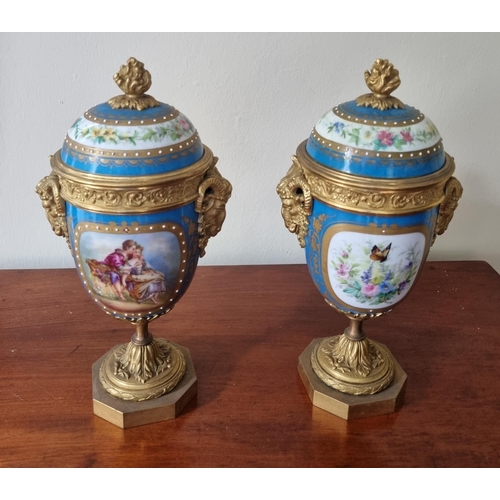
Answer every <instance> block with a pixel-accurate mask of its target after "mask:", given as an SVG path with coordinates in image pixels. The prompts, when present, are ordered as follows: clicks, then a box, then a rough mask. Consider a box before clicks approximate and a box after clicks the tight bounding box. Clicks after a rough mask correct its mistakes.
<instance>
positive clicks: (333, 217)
mask: <svg viewBox="0 0 500 500" xmlns="http://www.w3.org/2000/svg"><path fill="white" fill-rule="evenodd" d="M365 81H366V84H367V86H368V87H369V89H370V90H371V93H369V94H365V95H362V96H360V97H358V98H357V99H355V100H353V101H348V102H344V103H342V104H339V105H337V106H335V107H333V108H332V109H330V110H329V111H327V112H326V113H325V114H324V115H323V116H322V117H321V118H320V120H319V121H318V122H317V123H316V125H315V126H314V128H313V130H312V132H311V134H310V136H309V138H308V139H307V140H306V141H304V142H303V143H302V144H300V145H299V146H298V148H297V152H296V154H295V155H294V156H293V157H292V167H291V168H290V170H289V171H288V173H287V175H286V176H285V177H284V178H283V179H282V181H281V182H280V184H279V185H278V188H277V190H278V194H279V196H280V197H281V200H282V215H283V218H284V221H285V225H286V227H287V228H288V229H289V230H290V231H291V232H293V233H295V234H296V235H297V237H298V240H299V243H300V245H301V246H302V247H304V248H305V252H306V260H307V265H308V268H309V272H310V275H311V278H312V279H313V281H314V283H315V285H316V287H317V288H318V290H319V291H320V293H321V294H322V295H323V297H324V299H325V300H326V301H327V303H328V304H329V305H331V306H332V307H333V308H334V309H336V310H337V311H339V312H341V313H343V314H344V315H346V316H347V317H348V318H349V320H350V324H349V326H348V327H347V329H346V330H345V331H344V333H343V334H341V335H337V336H335V337H330V338H325V339H316V340H315V341H314V342H312V343H311V345H310V346H309V347H308V349H306V351H304V353H303V354H302V356H301V357H300V358H299V360H300V362H299V372H300V374H301V377H302V380H303V381H304V383H305V385H306V387H307V389H308V393H309V395H310V396H311V399H312V400H313V403H314V404H315V405H317V406H321V407H322V408H324V409H326V410H328V411H330V412H332V413H335V414H337V415H339V416H341V417H343V418H346V419H351V418H357V417H360V416H366V415H374V414H380V413H388V412H390V411H394V410H395V409H396V408H397V407H398V406H399V405H400V404H401V403H402V398H403V394H404V385H405V381H406V375H405V374H404V372H403V371H402V369H401V367H400V366H399V364H398V363H397V362H396V360H395V359H394V358H393V356H392V355H391V353H390V352H389V350H388V349H387V348H386V347H385V346H383V345H382V344H380V343H378V342H375V341H371V340H369V339H367V338H366V337H365V334H364V331H363V328H362V325H363V322H364V321H365V320H366V319H368V318H373V317H377V316H380V315H382V314H385V313H387V312H389V311H390V310H391V309H392V308H394V307H395V306H396V305H397V304H398V303H399V302H401V301H402V300H403V299H404V298H406V297H407V295H408V293H409V292H410V291H411V289H412V288H413V287H414V286H415V283H416V281H417V279H418V276H419V274H420V272H421V270H422V267H423V264H424V262H425V260H426V257H427V255H428V252H429V249H430V247H431V245H432V244H433V242H434V240H435V238H436V236H437V235H439V234H442V233H443V232H444V231H445V230H446V228H447V226H448V224H449V222H450V220H451V218H452V216H453V212H454V210H455V208H456V206H457V202H458V200H459V198H460V196H461V194H462V187H461V185H460V183H459V182H458V180H457V179H455V178H454V177H453V172H454V170H455V164H454V160H453V158H452V157H451V156H449V155H448V154H447V153H446V152H445V150H444V147H443V143H442V139H441V136H440V134H439V132H438V130H437V129H436V127H435V126H434V124H433V123H432V122H431V120H430V119H429V118H428V117H427V116H425V115H424V114H423V113H421V112H420V111H419V110H418V109H416V108H413V107H411V106H408V105H405V104H403V103H402V102H401V101H400V100H399V99H397V98H395V97H393V96H392V95H391V93H392V92H393V91H394V90H395V89H396V88H397V87H398V86H399V84H400V79H399V72H398V71H397V70H396V69H395V68H394V67H393V65H392V64H391V63H389V61H387V60H384V59H378V60H377V61H376V62H375V63H374V65H373V67H372V69H371V72H369V71H366V72H365Z"/></svg>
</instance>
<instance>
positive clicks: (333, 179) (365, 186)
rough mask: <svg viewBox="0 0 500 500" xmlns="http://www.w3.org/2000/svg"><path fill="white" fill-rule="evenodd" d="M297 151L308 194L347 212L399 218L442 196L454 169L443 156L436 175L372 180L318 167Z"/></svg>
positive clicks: (427, 206) (300, 149)
mask: <svg viewBox="0 0 500 500" xmlns="http://www.w3.org/2000/svg"><path fill="white" fill-rule="evenodd" d="M305 145H306V142H305V141H304V142H303V143H302V144H300V146H299V147H298V149H297V159H298V161H299V163H300V166H301V168H302V171H303V172H304V176H305V178H306V180H307V183H308V185H309V187H310V189H311V194H312V196H313V197H314V198H315V199H318V200H320V201H322V202H324V203H326V204H327V205H330V206H332V207H336V208H340V209H343V210H349V211H351V212H366V211H368V212H370V213H372V214H381V215H393V214H397V215H401V214H409V213H414V212H420V211H424V210H428V209H430V208H433V207H435V206H437V205H439V204H440V203H441V202H442V201H443V199H444V197H445V185H446V183H447V182H448V180H449V179H450V177H451V176H452V174H453V172H454V170H455V162H454V160H453V158H452V157H451V156H449V155H448V154H446V162H445V165H444V166H443V168H441V169H440V170H438V171H437V172H435V173H433V174H430V175H426V176H422V177H411V178H407V179H390V180H389V179H374V178H370V177H361V176H355V175H351V174H346V173H344V172H339V171H336V170H333V169H330V168H327V167H323V166H322V165H319V164H318V163H316V162H315V161H314V160H312V159H311V158H310V157H309V156H308V154H307V152H306V149H305Z"/></svg>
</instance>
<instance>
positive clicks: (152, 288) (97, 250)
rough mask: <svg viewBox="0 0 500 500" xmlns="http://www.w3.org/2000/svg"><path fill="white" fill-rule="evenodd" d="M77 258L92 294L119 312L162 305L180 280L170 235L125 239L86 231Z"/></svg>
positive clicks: (176, 245) (177, 256)
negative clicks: (79, 260)
mask: <svg viewBox="0 0 500 500" xmlns="http://www.w3.org/2000/svg"><path fill="white" fill-rule="evenodd" d="M80 256H81V262H82V263H84V265H83V267H84V270H85V275H86V279H87V282H88V283H89V285H90V287H91V288H92V290H93V291H94V293H95V294H96V295H97V296H99V298H100V300H101V301H102V302H103V303H104V304H105V305H108V306H109V307H111V308H113V309H116V310H120V311H131V312H141V311H144V310H151V309H152V308H154V307H156V306H160V305H163V304H164V303H165V302H166V301H167V299H168V298H169V297H170V296H171V295H172V292H173V291H174V290H175V287H176V285H177V282H178V280H179V270H180V246H179V242H178V240H177V237H176V236H175V235H174V234H173V233H170V232H161V233H148V234H143V235H137V236H136V237H135V238H134V239H126V238H124V236H123V235H113V234H103V233H94V232H92V231H88V232H85V233H83V234H82V235H81V238H80Z"/></svg>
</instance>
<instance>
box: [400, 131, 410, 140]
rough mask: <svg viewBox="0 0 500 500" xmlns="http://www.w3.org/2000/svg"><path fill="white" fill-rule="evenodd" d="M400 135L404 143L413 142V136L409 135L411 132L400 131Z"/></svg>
mask: <svg viewBox="0 0 500 500" xmlns="http://www.w3.org/2000/svg"><path fill="white" fill-rule="evenodd" d="M401 135H402V136H403V141H405V142H413V136H412V135H411V132H408V131H405V130H402V131H401Z"/></svg>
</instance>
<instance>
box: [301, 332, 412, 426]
mask: <svg viewBox="0 0 500 500" xmlns="http://www.w3.org/2000/svg"><path fill="white" fill-rule="evenodd" d="M322 340H323V339H315V340H313V341H312V342H311V343H310V344H309V346H308V347H307V348H306V350H305V351H304V352H303V353H302V354H301V355H300V356H299V375H300V378H301V379H302V382H303V383H304V386H305V388H306V390H307V394H308V395H309V398H310V399H311V402H312V404H313V405H314V406H317V407H318V408H321V409H323V410H326V411H327V412H330V413H333V414H334V415H337V416H338V417H341V418H343V419H345V420H354V419H356V418H363V417H373V416H376V415H385V414H387V413H393V412H395V411H396V410H397V409H398V408H400V407H401V405H402V404H403V399H404V392H405V386H406V378H407V377H406V373H405V372H404V371H403V369H402V368H401V366H400V365H399V363H398V362H397V361H396V360H395V359H394V358H393V362H394V369H395V375H394V380H393V381H392V383H391V385H390V386H389V387H387V389H384V390H383V391H381V392H379V393H378V394H372V395H369V396H350V395H349V394H344V393H342V392H340V391H337V390H335V389H332V388H331V387H329V386H327V385H326V384H325V383H324V382H323V381H321V380H320V379H319V378H318V377H317V375H316V374H315V373H314V371H313V369H312V367H311V353H312V351H313V349H314V347H315V346H316V345H317V344H319V343H320V342H321V341H322Z"/></svg>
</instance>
